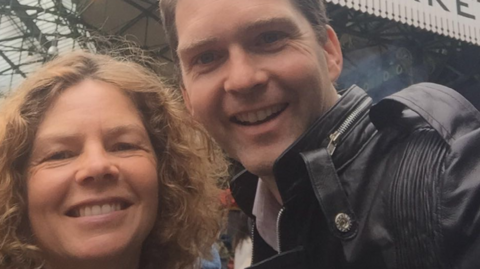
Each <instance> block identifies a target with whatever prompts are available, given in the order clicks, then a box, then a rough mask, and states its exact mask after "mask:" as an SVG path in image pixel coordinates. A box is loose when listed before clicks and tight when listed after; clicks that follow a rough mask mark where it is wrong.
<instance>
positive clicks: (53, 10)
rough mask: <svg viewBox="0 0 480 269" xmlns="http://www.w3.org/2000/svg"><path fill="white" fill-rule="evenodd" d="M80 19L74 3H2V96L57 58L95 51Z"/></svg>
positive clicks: (65, 0) (68, 0)
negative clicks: (86, 39)
mask: <svg viewBox="0 0 480 269" xmlns="http://www.w3.org/2000/svg"><path fill="white" fill-rule="evenodd" d="M78 17H79V15H78V13H77V10H76V5H75V4H74V3H72V1H71V0H55V1H52V0H0V95H5V94H8V93H9V92H10V91H11V90H12V89H14V88H15V87H16V86H18V84H19V83H20V82H21V81H22V80H23V79H24V78H25V77H26V76H28V74H30V73H31V72H33V71H35V70H36V69H37V68H38V67H39V66H41V65H42V64H43V63H44V62H45V61H48V59H50V58H51V57H54V56H55V55H58V54H63V53H66V52H69V51H72V50H74V49H76V48H79V47H82V48H87V47H89V48H92V49H93V46H89V45H88V44H80V43H79V41H78V39H77V38H78V37H82V36H83V37H86V36H88V32H87V30H86V29H85V27H84V26H83V25H82V24H80V23H77V22H78V21H79V20H78Z"/></svg>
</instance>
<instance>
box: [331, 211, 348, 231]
mask: <svg viewBox="0 0 480 269" xmlns="http://www.w3.org/2000/svg"><path fill="white" fill-rule="evenodd" d="M335 226H337V230H339V231H340V232H342V233H346V232H348V231H350V229H352V218H350V216H349V215H347V214H345V213H340V214H338V215H337V216H336V217H335Z"/></svg>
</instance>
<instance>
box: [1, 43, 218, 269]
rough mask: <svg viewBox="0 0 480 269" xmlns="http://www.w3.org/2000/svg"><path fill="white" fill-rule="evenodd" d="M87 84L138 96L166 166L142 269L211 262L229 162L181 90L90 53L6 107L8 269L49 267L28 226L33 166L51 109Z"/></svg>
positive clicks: (53, 69)
mask: <svg viewBox="0 0 480 269" xmlns="http://www.w3.org/2000/svg"><path fill="white" fill-rule="evenodd" d="M85 79H93V80H98V81H103V82H107V83H110V84H112V85H114V86H116V87H118V88H120V89H121V90H123V91H124V92H125V93H126V94H127V95H128V96H129V97H130V98H131V100H132V101H133V103H134V104H135V105H136V107H137V109H138V111H139V112H140V114H141V116H142V120H143V122H144V125H145V127H146V129H147V132H148V134H149V137H150V139H151V142H152V145H153V147H154V150H155V153H156V156H157V159H158V160H159V161H158V164H157V169H158V181H159V195H158V197H159V207H158V208H159V209H158V215H157V221H156V223H155V225H154V228H153V229H152V231H151V233H150V235H149V236H148V237H147V239H146V241H145V242H144V245H143V249H142V257H141V261H142V262H141V268H150V267H154V268H168V269H176V268H192V267H193V266H194V264H196V263H197V262H198V260H199V257H208V256H209V254H208V253H209V252H210V250H211V246H212V245H213V243H214V241H215V239H216V238H217V237H218V232H219V229H220V228H221V226H222V224H223V218H222V215H224V214H222V211H223V210H222V209H221V207H220V205H219V195H218V192H219V188H218V184H219V182H220V181H221V180H223V179H225V178H226V176H227V162H226V161H225V158H224V156H223V154H222V153H221V151H220V150H219V148H218V147H216V146H215V145H214V144H213V143H212V142H211V140H210V139H209V138H208V136H207V135H206V133H205V132H204V131H203V130H202V129H201V127H200V126H199V125H198V124H197V123H195V122H194V121H193V120H192V119H191V117H190V115H188V114H187V112H186V110H185V108H184V105H183V103H182V101H181V96H180V95H179V93H178V91H177V90H174V89H170V88H166V87H164V86H163V84H162V82H161V80H160V79H159V78H158V76H157V75H156V74H154V73H153V72H151V71H149V70H148V69H146V68H145V67H143V66H141V65H140V64H137V63H134V62H132V61H129V60H125V59H115V58H113V57H110V56H105V55H97V54H92V53H88V52H74V53H71V54H69V55H66V56H63V57H60V58H58V59H55V60H54V61H52V62H50V63H48V64H46V65H45V66H44V67H42V68H41V69H40V70H39V71H38V72H36V73H35V74H33V75H31V76H30V77H29V78H27V79H26V81H25V82H24V83H23V84H22V85H21V86H20V87H19V89H17V90H16V91H15V92H14V94H13V95H12V96H10V97H9V98H8V99H7V100H6V101H5V102H4V103H3V104H0V111H1V112H0V268H15V269H20V268H28V269H30V268H42V267H43V266H44V263H45V261H44V259H43V258H42V251H41V249H39V248H38V247H37V246H36V245H35V244H34V238H33V235H32V233H31V230H30V229H29V224H28V216H27V201H26V186H25V184H26V176H27V172H26V171H27V163H28V160H29V155H30V152H31V148H32V143H33V140H34V137H35V133H36V130H37V128H38V126H39V124H40V123H41V121H42V117H43V116H44V114H45V111H46V110H47V109H48V107H49V106H50V104H51V103H52V101H53V100H54V99H55V98H56V97H57V96H58V95H60V94H61V93H62V91H64V90H65V89H67V88H69V87H71V86H73V85H75V84H78V83H80V82H81V81H83V80H85Z"/></svg>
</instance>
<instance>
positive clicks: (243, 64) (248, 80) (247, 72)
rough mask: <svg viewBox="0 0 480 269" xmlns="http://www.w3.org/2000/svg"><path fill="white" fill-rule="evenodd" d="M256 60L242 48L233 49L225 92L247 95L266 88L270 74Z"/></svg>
mask: <svg viewBox="0 0 480 269" xmlns="http://www.w3.org/2000/svg"><path fill="white" fill-rule="evenodd" d="M259 64H260V63H259V62H258V60H257V59H256V57H255V55H251V54H249V53H248V51H245V50H244V49H242V48H236V49H232V50H231V52H230V54H229V59H228V65H227V68H228V69H227V70H228V71H227V72H228V73H227V77H226V79H225V83H224V88H225V91H227V92H231V93H242V94H247V93H250V92H251V91H255V90H258V89H260V88H262V87H264V86H265V85H266V84H267V82H268V73H267V72H266V71H265V70H263V69H262V68H261V67H260V65H259Z"/></svg>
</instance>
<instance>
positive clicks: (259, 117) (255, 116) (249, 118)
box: [235, 105, 283, 123]
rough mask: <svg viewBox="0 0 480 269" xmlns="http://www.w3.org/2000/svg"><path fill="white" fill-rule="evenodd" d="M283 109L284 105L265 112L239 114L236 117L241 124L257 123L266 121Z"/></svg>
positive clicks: (264, 110) (270, 108) (267, 109)
mask: <svg viewBox="0 0 480 269" xmlns="http://www.w3.org/2000/svg"><path fill="white" fill-rule="evenodd" d="M282 109H283V105H276V106H272V107H269V108H266V109H263V110H258V111H254V112H247V113H242V114H238V115H236V116H235V117H236V118H237V120H239V121H240V122H245V123H256V122H259V121H263V120H265V119H266V118H268V117H270V116H272V115H273V114H275V113H277V112H279V111H280V110H282Z"/></svg>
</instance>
